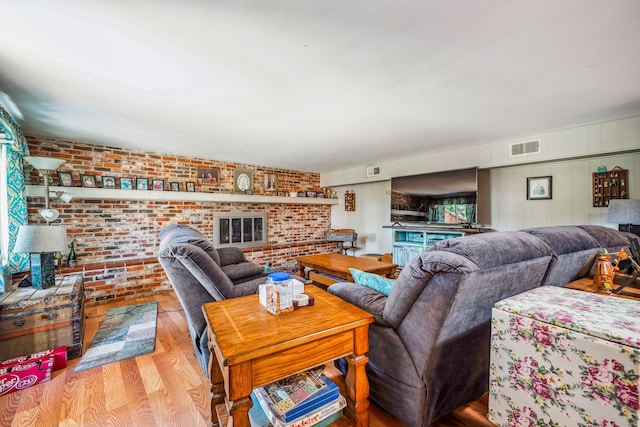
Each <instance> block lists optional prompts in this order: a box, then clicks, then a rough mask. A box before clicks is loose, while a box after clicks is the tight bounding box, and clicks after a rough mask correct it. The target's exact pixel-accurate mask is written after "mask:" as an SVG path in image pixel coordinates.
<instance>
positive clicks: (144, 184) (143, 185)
mask: <svg viewBox="0 0 640 427" xmlns="http://www.w3.org/2000/svg"><path fill="white" fill-rule="evenodd" d="M148 189H149V178H136V190H148Z"/></svg>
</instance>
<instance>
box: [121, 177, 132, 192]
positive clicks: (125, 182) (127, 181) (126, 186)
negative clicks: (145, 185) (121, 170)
mask: <svg viewBox="0 0 640 427" xmlns="http://www.w3.org/2000/svg"><path fill="white" fill-rule="evenodd" d="M120 189H121V190H131V189H133V179H131V178H120Z"/></svg>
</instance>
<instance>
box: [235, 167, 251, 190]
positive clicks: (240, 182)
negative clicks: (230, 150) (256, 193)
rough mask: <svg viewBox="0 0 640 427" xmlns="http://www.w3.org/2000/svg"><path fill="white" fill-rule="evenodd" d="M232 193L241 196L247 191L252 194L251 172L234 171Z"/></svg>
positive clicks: (244, 170) (243, 170)
mask: <svg viewBox="0 0 640 427" xmlns="http://www.w3.org/2000/svg"><path fill="white" fill-rule="evenodd" d="M233 191H234V192H235V193H241V194H246V193H247V192H248V191H251V192H253V171H250V170H246V169H236V170H234V171H233Z"/></svg>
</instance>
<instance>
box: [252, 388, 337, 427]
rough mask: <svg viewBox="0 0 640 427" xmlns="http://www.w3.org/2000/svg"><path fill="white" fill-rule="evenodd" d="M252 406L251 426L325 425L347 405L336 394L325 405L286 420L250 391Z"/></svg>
mask: <svg viewBox="0 0 640 427" xmlns="http://www.w3.org/2000/svg"><path fill="white" fill-rule="evenodd" d="M251 400H252V401H253V407H252V408H251V409H250V410H249V421H250V423H251V427H309V426H314V427H325V426H328V425H329V424H331V423H332V422H334V421H336V420H337V419H339V418H340V417H342V409H343V408H344V407H345V406H347V399H346V398H345V397H344V396H341V395H340V394H338V398H337V399H335V400H333V401H330V402H328V403H326V404H325V405H323V406H321V407H319V408H316V409H315V410H311V411H309V412H307V413H306V414H304V415H303V416H301V417H299V418H297V419H294V420H293V421H290V422H286V421H283V420H281V419H280V418H278V417H277V416H276V415H275V414H274V413H273V412H272V411H271V410H270V408H269V406H268V405H267V404H266V402H264V401H261V400H260V399H259V398H258V396H257V395H256V393H255V392H254V393H251Z"/></svg>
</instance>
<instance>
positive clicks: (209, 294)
mask: <svg viewBox="0 0 640 427" xmlns="http://www.w3.org/2000/svg"><path fill="white" fill-rule="evenodd" d="M159 237H160V250H159V253H158V260H159V261H160V264H161V265H162V267H163V268H164V271H165V272H166V273H167V276H168V278H169V281H170V282H171V286H172V287H173V289H174V290H175V292H176V295H177V296H178V299H179V300H180V303H181V304H182V306H183V307H184V312H185V314H186V317H187V323H188V325H189V332H190V334H191V339H192V340H193V347H194V349H195V354H196V356H197V357H198V361H199V362H200V364H201V365H202V368H203V369H204V372H205V374H207V375H208V374H209V372H208V369H209V368H208V366H209V357H210V353H209V348H208V346H207V341H208V336H207V327H206V321H205V319H204V315H203V314H202V304H204V303H206V302H211V301H220V300H223V299H227V298H235V297H239V296H243V295H251V294H255V293H257V291H258V285H260V284H262V283H265V281H266V276H267V273H265V272H264V271H263V269H262V268H261V267H260V266H259V265H258V264H255V263H253V262H249V261H247V260H246V258H245V257H244V255H243V254H242V251H241V250H240V249H239V248H235V247H228V248H220V249H216V248H214V247H213V245H212V244H211V242H210V241H209V239H207V238H206V237H205V236H204V235H202V234H201V233H200V232H199V231H197V230H195V229H193V228H191V227H189V226H186V225H176V224H173V225H169V226H167V227H165V228H164V229H163V230H162V231H161V232H160V235H159Z"/></svg>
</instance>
